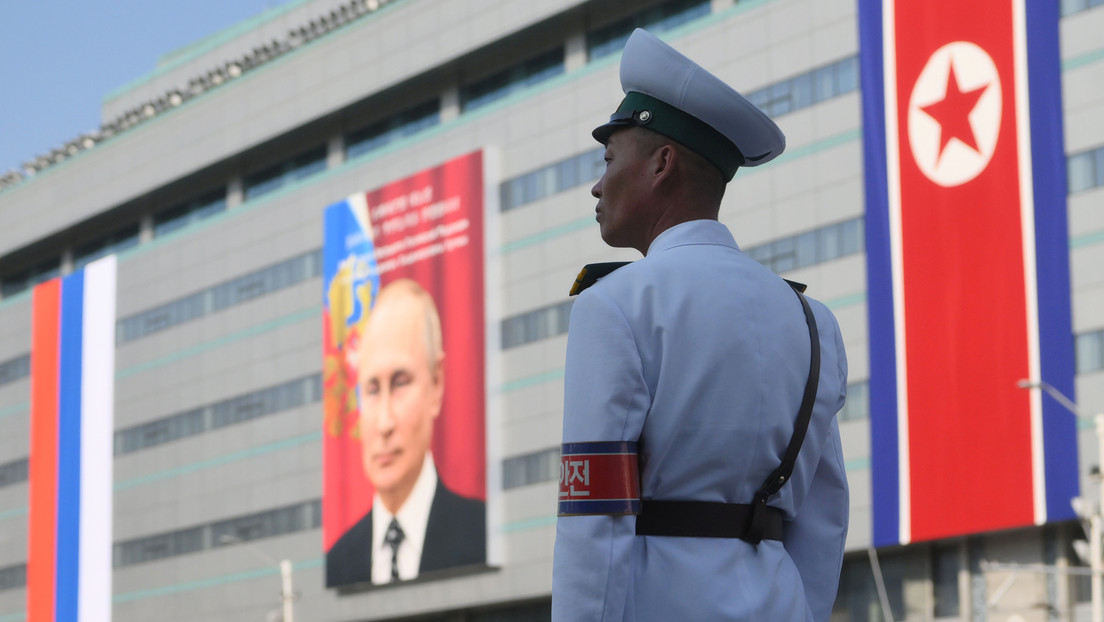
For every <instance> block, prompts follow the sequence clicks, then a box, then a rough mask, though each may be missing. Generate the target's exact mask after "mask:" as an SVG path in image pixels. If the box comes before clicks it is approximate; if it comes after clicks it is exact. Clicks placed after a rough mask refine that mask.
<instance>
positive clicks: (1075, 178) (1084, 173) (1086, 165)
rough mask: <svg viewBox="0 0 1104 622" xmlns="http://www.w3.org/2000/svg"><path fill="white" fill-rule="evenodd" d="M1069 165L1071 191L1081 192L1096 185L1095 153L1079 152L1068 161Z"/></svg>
mask: <svg viewBox="0 0 1104 622" xmlns="http://www.w3.org/2000/svg"><path fill="white" fill-rule="evenodd" d="M1066 163H1067V166H1068V167H1069V173H1068V175H1069V191H1070V192H1071V193H1073V192H1080V191H1082V190H1085V189H1087V188H1092V187H1093V186H1095V185H1096V166H1095V162H1093V154H1092V152H1089V153H1079V154H1077V155H1073V156H1070V157H1069V159H1068V160H1067V161H1066Z"/></svg>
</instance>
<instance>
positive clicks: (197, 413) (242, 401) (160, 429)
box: [115, 374, 322, 455]
mask: <svg viewBox="0 0 1104 622" xmlns="http://www.w3.org/2000/svg"><path fill="white" fill-rule="evenodd" d="M320 401H322V376H321V374H315V375H313V376H307V377H306V378H297V379H295V380H292V381H291V382H285V383H282V384H278V385H275V386H272V387H266V388H264V389H261V390H259V391H253V392H251V393H246V394H245V395H239V396H237V397H232V398H230V399H227V400H222V401H220V402H215V403H214V404H209V405H207V406H201V407H199V408H196V409H194V410H189V411H186V412H182V413H177V414H174V415H169V416H168V417H163V418H161V419H157V420H155V421H149V422H147V423H143V424H141V425H136V426H133V427H129V428H124V429H121V430H117V431H116V432H115V455H120V454H126V453H130V452H133V451H138V450H140V449H146V448H147V447H155V446H157V445H161V444H164V443H168V442H171V441H175V440H178V439H181V438H186V437H189V436H195V435H197V434H202V433H204V432H207V431H208V430H214V429H217V428H223V427H226V426H228V425H233V424H235V423H241V422H243V421H249V420H250V419H256V418H257V417H263V416H265V415H271V414H275V413H278V412H282V411H285V410H290V409H292V408H298V407H300V406H302V405H304V404H310V403H315V402H320Z"/></svg>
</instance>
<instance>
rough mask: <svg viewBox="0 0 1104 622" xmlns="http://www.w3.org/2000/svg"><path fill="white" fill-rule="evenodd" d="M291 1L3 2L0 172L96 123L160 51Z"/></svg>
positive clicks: (0, 7)
mask: <svg viewBox="0 0 1104 622" xmlns="http://www.w3.org/2000/svg"><path fill="white" fill-rule="evenodd" d="M289 1H294V0H85V1H83V2H82V1H79V0H0V174H2V173H4V172H6V171H8V170H11V169H22V164H23V162H26V161H28V160H31V159H33V158H34V157H35V156H37V155H40V154H45V153H47V152H49V151H50V150H51V149H53V148H55V147H60V146H61V145H62V144H64V143H65V142H66V141H68V140H70V139H72V138H76V137H77V136H79V135H81V134H82V133H85V132H88V131H91V130H94V129H96V128H98V127H99V125H100V105H101V101H102V99H103V97H104V95H107V94H108V93H110V92H112V91H114V90H115V89H117V88H119V87H121V86H123V85H126V84H128V83H130V82H131V81H133V80H135V79H136V78H139V77H141V76H143V75H146V74H147V73H150V72H151V71H153V69H154V68H155V67H156V65H157V59H158V58H159V57H161V56H162V55H164V54H166V53H168V52H172V51H173V50H176V49H178V48H180V47H183V46H185V45H188V44H189V43H193V42H195V41H197V40H199V39H202V38H203V37H206V36H207V35H211V34H214V33H216V32H218V31H220V30H223V29H224V28H228V27H230V26H233V25H235V24H237V23H239V22H241V21H243V20H246V19H249V18H250V17H253V16H255V15H258V14H260V13H262V12H264V11H265V10H266V9H268V8H275V7H279V6H282V5H284V4H287V3H288V2H289Z"/></svg>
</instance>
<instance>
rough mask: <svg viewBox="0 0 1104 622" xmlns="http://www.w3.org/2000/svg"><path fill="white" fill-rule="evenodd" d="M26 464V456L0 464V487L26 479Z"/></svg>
mask: <svg viewBox="0 0 1104 622" xmlns="http://www.w3.org/2000/svg"><path fill="white" fill-rule="evenodd" d="M28 464H29V462H28V460H27V459H26V458H20V459H19V460H13V461H12V462H8V463H6V464H0V487H4V486H10V485H12V484H18V483H20V482H25V481H27V474H28Z"/></svg>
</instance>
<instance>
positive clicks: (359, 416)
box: [322, 152, 487, 587]
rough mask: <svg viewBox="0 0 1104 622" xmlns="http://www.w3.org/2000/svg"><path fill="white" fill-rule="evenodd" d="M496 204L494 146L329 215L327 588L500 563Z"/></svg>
mask: <svg viewBox="0 0 1104 622" xmlns="http://www.w3.org/2000/svg"><path fill="white" fill-rule="evenodd" d="M483 209H484V197H483V154H482V152H474V153H470V154H468V155H464V156H460V157H458V158H455V159H452V160H449V161H448V162H445V163H443V164H441V165H440V166H437V167H434V168H431V169H427V170H424V171H421V172H419V173H416V174H414V175H412V176H410V177H407V178H405V179H401V180H398V181H395V182H392V183H389V184H387V185H385V186H383V187H381V188H378V189H375V190H371V191H369V192H366V193H362V194H356V195H353V196H351V197H349V198H347V199H346V200H344V201H341V202H340V203H337V204H334V205H331V206H330V207H328V208H327V209H326V213H325V245H324V249H323V284H324V292H323V294H324V300H325V302H324V307H325V312H324V313H323V316H324V320H323V321H324V327H323V331H324V343H325V345H324V348H325V352H324V371H323V384H324V396H323V407H324V413H325V415H324V417H325V421H324V428H325V434H324V438H325V447H324V459H323V464H324V467H323V479H324V484H323V497H322V505H323V510H322V515H323V519H322V539H323V546H324V548H325V550H326V585H327V586H329V587H339V586H343V585H350V584H356V583H377V584H378V583H386V582H390V581H393V580H405V579H412V578H414V577H418V576H422V575H424V574H425V573H427V572H432V571H436V570H443V569H447V568H454V567H459V566H477V565H481V564H483V563H485V561H486V550H487V547H486V529H487V526H486V509H485V507H486V505H485V502H486V498H487V497H486V495H487V491H486V441H485V434H486V423H485V395H484V386H485V371H484V370H485V354H484V343H485V341H484V339H485V336H484V325H485V317H484V291H483V288H484V284H483V283H484V256H483ZM392 518H393V519H395V521H396V524H397V526H398V527H397V529H396V528H394V527H393V526H392V522H391V521H392ZM385 536H386V540H387V542H390V543H392V544H387V543H385ZM392 546H393V547H394V548H392Z"/></svg>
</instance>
